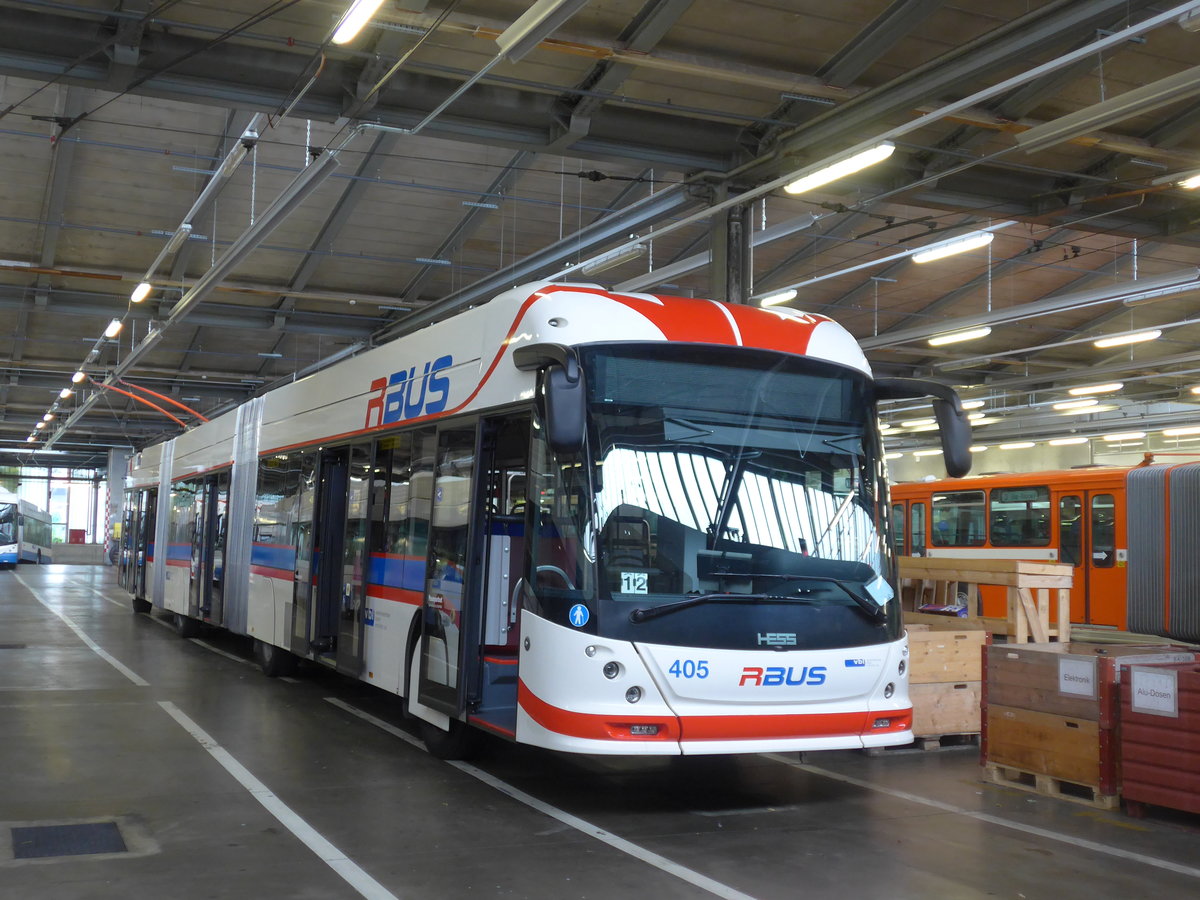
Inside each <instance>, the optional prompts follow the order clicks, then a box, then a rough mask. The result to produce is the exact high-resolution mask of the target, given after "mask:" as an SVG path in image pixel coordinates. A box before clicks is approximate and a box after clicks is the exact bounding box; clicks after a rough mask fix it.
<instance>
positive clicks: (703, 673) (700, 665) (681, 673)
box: [667, 659, 708, 678]
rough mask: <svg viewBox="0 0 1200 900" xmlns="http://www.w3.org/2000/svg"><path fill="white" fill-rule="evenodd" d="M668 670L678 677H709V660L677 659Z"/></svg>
mask: <svg viewBox="0 0 1200 900" xmlns="http://www.w3.org/2000/svg"><path fill="white" fill-rule="evenodd" d="M667 671H668V672H669V673H671V674H672V675H674V676H675V677H676V678H707V677H708V660H707V659H701V660H695V659H677V660H675V662H673V663H671V668H669V669H667Z"/></svg>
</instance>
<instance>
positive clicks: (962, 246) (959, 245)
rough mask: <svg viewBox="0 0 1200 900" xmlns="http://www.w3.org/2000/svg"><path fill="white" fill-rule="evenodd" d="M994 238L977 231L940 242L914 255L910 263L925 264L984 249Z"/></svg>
mask: <svg viewBox="0 0 1200 900" xmlns="http://www.w3.org/2000/svg"><path fill="white" fill-rule="evenodd" d="M995 237H996V235H994V234H993V233H992V232H990V231H977V232H974V233H973V234H968V235H965V236H964V237H959V238H954V239H953V240H949V241H942V242H941V243H938V244H933V245H931V246H929V247H926V248H925V249H924V250H921V251H918V252H917V253H914V254H913V257H912V261H913V262H915V263H927V262H933V261H934V260H937V259H945V258H946V257H947V256H954V255H955V254H957V253H966V252H967V251H969V250H978V249H979V248H980V247H986V246H987V245H988V244H990V243H991V242H992V241H993V240H994V239H995Z"/></svg>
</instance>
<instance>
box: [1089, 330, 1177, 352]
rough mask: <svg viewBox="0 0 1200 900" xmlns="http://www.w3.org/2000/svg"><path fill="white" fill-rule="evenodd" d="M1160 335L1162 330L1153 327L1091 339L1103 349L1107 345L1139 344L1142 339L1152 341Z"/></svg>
mask: <svg viewBox="0 0 1200 900" xmlns="http://www.w3.org/2000/svg"><path fill="white" fill-rule="evenodd" d="M1161 335H1162V332H1161V331H1160V330H1159V329H1157V328H1155V329H1153V330H1151V331H1134V332H1131V333H1129V334H1118V335H1114V336H1113V337H1106V338H1101V339H1100V340H1098V341H1093V342H1092V344H1093V345H1094V346H1096V347H1099V348H1100V349H1101V350H1103V349H1105V348H1108V347H1122V346H1124V345H1125V344H1140V343H1142V342H1143V341H1152V340H1154V339H1155V338H1157V337H1160V336H1161Z"/></svg>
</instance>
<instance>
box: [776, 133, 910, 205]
mask: <svg viewBox="0 0 1200 900" xmlns="http://www.w3.org/2000/svg"><path fill="white" fill-rule="evenodd" d="M895 149H896V145H895V144H893V143H892V142H891V141H884V142H883V143H882V144H876V145H875V146H874V147H870V148H868V149H866V150H863V151H862V152H861V153H855V154H854V155H853V156H847V157H846V158H845V159H842V160H839V161H838V162H835V163H830V164H829V165H827V166H825V167H823V168H820V169H817V171H815V172H812V173H811V174H808V175H804V176H802V177H801V178H797V179H796V180H795V181H793V182H792V183H791V184H788V185H785V186H784V190H785V191H787V192H788V193H789V194H804V193H807V192H808V191H813V190H816V189H817V188H819V187H821V186H822V185H826V184H829V183H830V182H831V181H837V180H838V179H839V178H845V177H846V176H847V175H853V174H854V173H855V172H860V171H862V170H863V169H865V168H867V167H868V166H873V165H875V164H876V163H881V162H883V161H884V160H885V159H887V158H888V157H889V156H891V155H892V153H893V152H894V151H895Z"/></svg>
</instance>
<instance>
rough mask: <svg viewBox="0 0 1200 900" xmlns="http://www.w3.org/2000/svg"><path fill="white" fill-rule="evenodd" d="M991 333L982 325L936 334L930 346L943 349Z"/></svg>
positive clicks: (988, 328)
mask: <svg viewBox="0 0 1200 900" xmlns="http://www.w3.org/2000/svg"><path fill="white" fill-rule="evenodd" d="M989 236H990V235H989ZM913 259H916V257H913ZM991 333H992V329H991V327H990V326H988V325H982V326H980V327H979V328H968V329H966V330H965V331H951V332H948V333H946V334H935V335H934V336H933V337H931V338H930V339H929V346H930V347H942V346H944V345H946V344H957V343H960V342H962V341H974V340H977V339H978V338H981V337H987V336H988V335H989V334H991Z"/></svg>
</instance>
